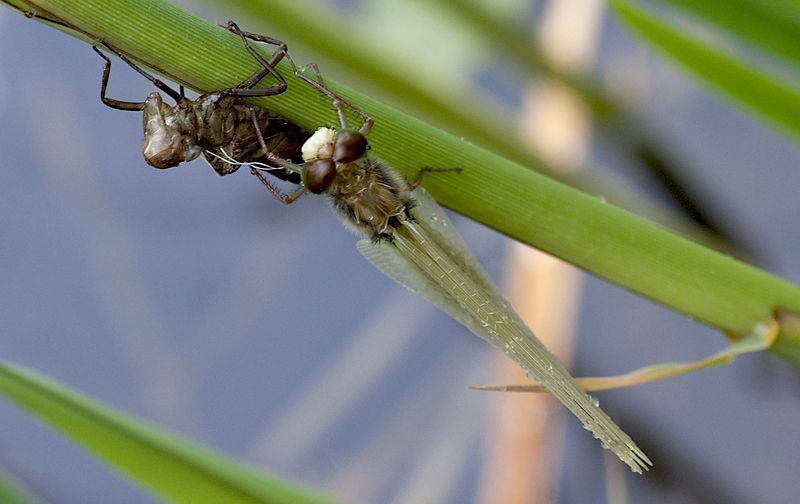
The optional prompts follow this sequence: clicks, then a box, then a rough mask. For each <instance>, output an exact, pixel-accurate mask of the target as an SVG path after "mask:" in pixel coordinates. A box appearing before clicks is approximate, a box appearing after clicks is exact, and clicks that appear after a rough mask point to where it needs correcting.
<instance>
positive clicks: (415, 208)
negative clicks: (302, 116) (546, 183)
mask: <svg viewBox="0 0 800 504" xmlns="http://www.w3.org/2000/svg"><path fill="white" fill-rule="evenodd" d="M296 75H297V76H298V77H299V78H301V79H303V80H305V81H306V82H308V83H309V84H311V85H313V86H314V87H316V88H317V89H319V90H320V91H322V92H323V93H325V94H326V95H328V96H329V97H331V98H332V100H333V103H334V107H335V108H336V110H337V113H338V116H339V120H340V125H341V129H339V130H335V129H329V128H319V129H318V130H317V131H316V132H315V133H314V134H313V135H312V136H311V138H309V139H308V141H307V142H306V143H305V144H304V145H303V148H302V152H303V161H304V163H303V164H302V165H301V166H299V165H296V164H294V163H292V162H290V161H281V160H276V159H275V158H274V157H273V158H271V159H272V161H273V163H276V164H280V165H281V166H283V167H284V168H286V169H287V170H288V171H293V172H296V173H300V174H301V176H302V183H303V186H302V187H301V188H300V189H299V190H298V191H297V192H296V193H295V194H294V195H292V196H291V197H290V198H288V201H286V200H284V201H285V202H291V201H293V200H294V199H296V197H298V196H299V195H300V194H302V192H303V191H306V190H307V191H309V192H311V193H315V194H321V195H324V196H325V197H326V198H327V199H328V201H329V202H330V204H331V206H332V207H333V208H334V210H335V211H336V213H338V215H339V217H340V218H341V220H342V221H343V222H344V223H345V224H346V225H348V226H349V227H350V228H351V229H353V231H355V232H356V234H358V235H361V236H362V237H363V238H364V239H362V240H360V241H359V242H358V244H357V247H358V250H359V251H360V252H361V253H362V254H363V255H364V257H366V259H367V260H368V261H370V262H371V263H372V264H373V265H374V266H375V267H377V268H378V269H379V270H381V271H382V272H383V273H385V274H386V275H388V276H389V277H390V278H392V279H394V280H395V281H397V282H398V283H400V284H401V285H404V286H405V287H407V288H409V289H410V290H411V291H413V292H416V293H418V294H419V295H421V296H423V297H425V298H426V299H428V300H429V301H431V302H432V303H433V304H435V305H436V306H438V307H439V308H440V309H442V310H443V311H445V312H446V313H448V314H450V315H451V316H452V317H453V318H455V319H456V320H458V321H459V322H461V323H462V324H464V325H465V326H466V327H467V328H469V329H470V330H471V331H472V332H473V333H475V334H476V335H477V336H480V337H481V338H483V339H485V340H486V341H488V342H489V343H491V344H493V345H495V346H496V347H498V348H499V349H500V350H502V351H503V352H504V353H505V354H506V355H508V356H509V357H510V358H511V359H513V360H514V361H515V362H516V363H517V364H519V365H520V366H521V367H522V368H523V369H525V371H526V372H527V373H528V374H529V375H530V376H531V377H532V378H534V379H536V380H537V381H539V382H540V383H541V384H542V385H544V386H545V387H546V388H547V389H548V390H549V391H550V392H551V393H552V394H553V395H555V396H556V397H557V398H558V399H559V400H560V401H561V402H562V403H563V404H564V406H566V407H567V408H568V409H569V410H570V411H571V412H572V413H573V414H574V415H575V416H577V417H578V418H579V419H580V421H581V422H582V423H583V426H584V427H585V428H586V429H587V430H589V431H591V432H592V433H593V435H594V436H595V437H596V438H597V439H599V440H600V441H601V442H602V444H603V446H604V447H606V448H608V449H610V450H612V451H613V452H614V453H615V454H616V455H617V456H618V457H619V458H620V459H621V460H622V461H623V462H625V463H626V464H627V465H628V466H629V467H630V468H631V470H633V471H634V472H637V473H641V472H642V470H643V469H644V470H647V469H649V466H651V465H652V463H651V462H650V459H648V458H647V456H646V455H645V454H644V452H643V451H642V450H641V449H639V447H638V446H636V444H635V443H634V441H633V440H632V439H631V438H630V437H629V436H628V435H627V434H625V433H624V432H623V431H622V429H620V427H619V426H617V424H616V423H614V421H613V420H612V419H611V418H609V416H608V415H606V413H605V412H603V410H601V409H600V407H599V406H598V403H597V401H596V400H595V399H593V398H592V397H590V396H589V395H588V394H587V393H586V392H585V391H584V390H582V389H581V388H579V387H578V386H577V385H576V384H575V381H574V379H573V378H572V376H571V375H570V374H569V372H568V371H567V370H566V369H565V368H564V366H563V365H562V364H561V362H559V360H558V359H557V358H556V357H555V356H554V355H553V354H552V353H551V352H550V351H549V350H548V349H547V348H546V347H545V346H544V344H543V343H542V342H541V341H540V340H539V339H538V338H537V337H536V336H535V335H534V334H533V332H531V330H530V329H529V328H528V327H527V326H526V325H525V323H524V322H523V321H522V320H521V319H520V317H519V316H518V315H517V313H516V312H515V311H514V309H513V308H512V307H511V305H510V304H509V303H508V301H506V300H505V299H504V298H503V296H502V295H501V294H500V293H499V291H498V290H497V288H496V287H495V286H494V285H493V284H492V282H491V280H490V279H489V277H488V276H487V274H486V273H485V272H484V271H483V269H482V268H481V267H480V265H479V264H478V262H477V260H476V259H475V258H474V257H473V255H472V254H471V253H470V251H469V249H468V248H467V246H466V244H465V243H464V241H463V240H462V239H461V237H460V236H459V235H458V233H457V232H456V231H455V229H454V228H453V226H452V224H451V222H450V220H449V219H448V218H447V216H446V215H445V213H444V212H443V211H442V209H441V208H440V207H439V206H438V205H437V204H436V202H435V201H434V200H433V198H431V197H430V196H429V195H428V194H427V193H426V192H425V191H424V189H422V188H418V187H417V185H418V182H417V183H413V184H409V183H408V182H406V181H405V179H404V178H403V177H402V176H401V175H400V174H399V173H398V172H396V171H395V170H394V169H393V168H391V167H389V166H388V165H386V164H385V163H384V162H382V161H380V160H378V159H377V158H375V157H373V156H371V155H367V149H368V142H367V139H366V134H367V133H368V131H369V130H370V128H371V127H372V124H373V121H372V118H370V117H369V116H368V115H367V114H366V113H365V112H364V111H362V110H361V109H360V108H358V107H356V106H355V105H353V104H351V103H348V102H346V101H345V100H344V99H343V98H341V97H339V96H337V95H335V94H334V93H333V92H332V91H330V90H329V89H328V88H327V87H325V86H324V84H323V83H322V79H321V77H320V76H319V74H318V75H317V80H313V79H310V78H308V77H305V76H304V75H303V74H302V72H296ZM343 104H347V105H348V106H350V107H352V108H353V109H354V110H355V111H356V112H358V113H359V114H361V115H362V116H363V117H364V118H365V121H364V124H363V125H362V126H361V128H360V129H359V130H354V129H349V128H347V124H346V119H345V114H344V111H343V108H342V107H343ZM258 175H259V178H260V179H261V180H262V182H264V183H265V184H266V183H268V182H267V181H266V180H265V179H264V178H263V176H261V175H260V174H258Z"/></svg>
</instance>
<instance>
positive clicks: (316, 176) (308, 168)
mask: <svg viewBox="0 0 800 504" xmlns="http://www.w3.org/2000/svg"><path fill="white" fill-rule="evenodd" d="M334 177H336V165H335V164H334V163H333V161H332V160H330V159H318V160H316V161H314V162H311V163H307V164H306V165H305V169H304V170H303V183H304V184H305V186H306V187H307V188H308V190H309V191H311V192H312V193H314V194H320V193H323V192H325V191H326V190H328V188H329V187H330V186H331V183H333V179H334Z"/></svg>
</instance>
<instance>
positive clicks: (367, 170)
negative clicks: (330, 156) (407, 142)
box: [328, 157, 413, 239]
mask: <svg viewBox="0 0 800 504" xmlns="http://www.w3.org/2000/svg"><path fill="white" fill-rule="evenodd" d="M328 195H329V196H330V198H329V201H330V203H331V205H332V206H333V207H334V209H335V210H336V211H337V212H339V213H341V214H343V215H342V216H343V217H344V219H343V220H344V222H346V223H348V226H350V227H351V228H352V229H353V231H354V232H356V233H357V234H360V235H364V236H366V237H371V238H376V239H377V238H381V237H385V236H386V235H387V234H388V231H389V230H390V228H394V227H398V226H400V224H401V223H402V222H403V220H405V219H408V218H409V216H408V211H409V210H410V209H411V207H412V206H413V202H412V200H411V195H410V192H409V190H408V184H407V183H406V181H405V180H404V179H403V178H402V177H401V176H400V175H399V174H397V173H395V172H394V171H393V170H391V169H389V168H387V167H385V166H384V165H383V164H382V163H381V162H380V161H376V160H375V159H372V158H370V157H363V158H361V159H359V160H358V161H355V162H352V163H346V164H342V165H340V167H339V170H338V171H337V173H336V178H335V179H334V182H333V185H332V186H331V189H330V190H329V191H328Z"/></svg>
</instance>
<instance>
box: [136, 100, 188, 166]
mask: <svg viewBox="0 0 800 504" xmlns="http://www.w3.org/2000/svg"><path fill="white" fill-rule="evenodd" d="M142 120H143V126H144V140H142V154H143V155H144V159H145V161H147V164H149V165H150V166H153V167H155V168H160V169H163V168H172V167H173V166H178V165H179V164H181V163H183V162H184V161H191V160H192V159H194V158H196V157H197V156H199V155H200V153H201V152H202V149H201V148H200V147H199V146H198V145H196V144H195V141H194V137H193V136H192V135H190V134H189V132H188V129H191V128H188V126H190V125H187V124H186V123H187V121H188V120H189V116H187V114H186V113H185V112H184V111H183V110H182V109H181V108H180V107H177V106H173V105H169V104H167V103H164V100H163V99H162V98H161V95H160V94H158V93H155V92H154V93H150V94H149V95H148V96H147V99H146V100H145V101H144V114H143V116H142ZM187 128H188V129H187Z"/></svg>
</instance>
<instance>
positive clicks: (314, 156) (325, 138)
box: [300, 128, 336, 163]
mask: <svg viewBox="0 0 800 504" xmlns="http://www.w3.org/2000/svg"><path fill="white" fill-rule="evenodd" d="M335 142H336V130H334V129H330V128H319V129H318V130H317V131H315V132H314V134H313V135H311V138H309V139H308V140H306V142H305V143H304V144H303V147H302V148H301V149H300V151H301V152H302V153H303V161H305V162H306V163H310V162H312V161H316V160H318V159H331V158H332V157H333V144H334V143H335Z"/></svg>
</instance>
